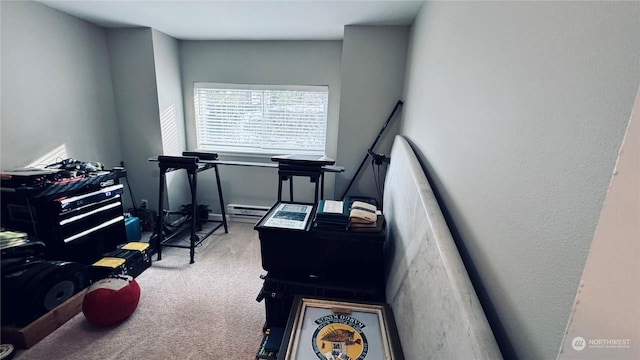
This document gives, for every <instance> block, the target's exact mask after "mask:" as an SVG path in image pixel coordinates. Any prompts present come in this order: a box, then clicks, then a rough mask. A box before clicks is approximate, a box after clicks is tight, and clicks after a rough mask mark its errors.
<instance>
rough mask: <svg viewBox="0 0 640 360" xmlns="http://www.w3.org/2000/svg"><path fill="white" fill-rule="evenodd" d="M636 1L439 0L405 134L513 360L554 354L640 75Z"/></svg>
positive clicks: (429, 7) (417, 52) (428, 24)
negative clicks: (472, 0)
mask: <svg viewBox="0 0 640 360" xmlns="http://www.w3.org/2000/svg"><path fill="white" fill-rule="evenodd" d="M639 18H640V3H638V2H561V3H558V2H530V3H528V2H513V3H511V2H428V3H426V4H425V5H424V6H423V8H422V10H421V11H420V14H419V16H418V18H417V20H416V22H415V23H414V27H413V31H412V39H411V45H410V52H409V62H408V69H407V74H406V96H405V100H406V104H405V107H404V119H403V126H402V129H401V133H402V134H403V135H405V136H407V137H408V138H409V139H410V141H411V142H412V143H413V145H414V146H415V148H416V150H417V152H418V153H419V154H420V157H421V160H422V162H423V165H424V166H425V167H426V168H427V169H428V171H429V173H430V176H431V178H432V181H433V183H434V185H435V188H436V190H437V192H438V193H439V196H440V200H441V201H442V204H443V205H444V206H445V211H446V213H447V215H448V218H449V222H450V225H451V227H452V231H453V232H454V236H455V237H456V239H457V241H458V244H459V247H460V249H461V252H462V255H463V257H464V258H465V261H466V266H467V269H468V270H469V272H470V273H471V276H472V280H473V281H474V285H475V286H476V289H477V292H478V294H479V296H480V298H481V301H482V302H483V306H484V308H485V311H486V312H487V315H488V317H489V321H490V322H491V325H492V327H493V329H494V332H495V333H496V336H497V337H498V340H499V342H500V345H501V348H502V351H503V352H504V355H505V356H506V357H508V358H521V359H550V358H555V357H556V354H557V353H558V349H559V347H560V343H561V341H562V336H563V331H564V329H565V327H566V324H567V320H568V319H569V314H570V312H571V305H572V301H573V299H574V296H575V294H576V290H577V287H578V283H579V281H580V276H581V273H582V269H583V266H584V263H585V259H586V256H587V252H588V250H589V246H590V243H591V240H592V237H593V235H594V230H595V227H596V223H597V221H598V215H599V212H600V209H601V206H602V202H603V199H604V196H605V193H606V190H607V185H608V182H609V178H610V176H611V173H612V170H613V167H614V163H615V160H616V156H617V151H618V149H619V146H620V143H621V140H622V136H623V134H624V131H625V127H626V125H627V122H628V120H629V114H630V112H631V107H632V104H633V98H634V95H635V92H636V90H637V89H638V84H639V80H640V72H639V71H638V69H640V41H639V40H640V22H639V21H638V19H639Z"/></svg>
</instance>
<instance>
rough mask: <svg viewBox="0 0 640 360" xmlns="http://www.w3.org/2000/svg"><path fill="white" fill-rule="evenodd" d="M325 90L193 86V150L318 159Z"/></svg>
mask: <svg viewBox="0 0 640 360" xmlns="http://www.w3.org/2000/svg"><path fill="white" fill-rule="evenodd" d="M328 90H329V89H328V86H268V85H235V84H213V83H195V85H194V104H195V120H196V136H197V141H198V149H203V150H212V151H218V152H232V153H253V154H313V155H316V154H317V155H324V154H325V144H326V132H327V131H326V130H327V104H328V98H329V93H328Z"/></svg>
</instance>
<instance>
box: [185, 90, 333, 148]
mask: <svg viewBox="0 0 640 360" xmlns="http://www.w3.org/2000/svg"><path fill="white" fill-rule="evenodd" d="M201 89H212V90H243V91H248V92H249V91H266V92H268V91H274V92H278V91H301V92H317V93H324V99H323V103H324V109H323V112H324V113H323V115H324V121H323V124H321V126H322V127H323V129H322V140H321V141H322V149H321V150H320V149H312V150H305V149H301V148H298V149H292V148H289V149H274V148H269V147H264V143H263V142H260V144H259V146H256V147H254V148H250V149H248V150H243V149H242V147H237V148H234V147H233V146H225V145H216V144H207V143H205V142H202V141H201V139H200V135H199V133H200V131H201V130H200V123H199V122H200V121H202V119H200V118H199V116H200V113H199V101H198V99H199V96H200V94H199V90H201ZM193 99H194V103H193V109H194V128H195V135H196V136H195V141H196V148H197V149H200V150H208V151H215V152H218V153H224V154H229V155H234V156H253V157H270V156H273V155H281V154H294V153H295V154H303V155H325V154H326V152H327V148H328V146H329V134H328V131H329V102H330V96H329V86H328V85H273V84H238V83H218V82H194V83H193ZM262 101H263V102H264V98H263V100H262ZM263 111H264V109H263ZM262 128H264V127H262Z"/></svg>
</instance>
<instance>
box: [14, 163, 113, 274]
mask: <svg viewBox="0 0 640 360" xmlns="http://www.w3.org/2000/svg"><path fill="white" fill-rule="evenodd" d="M122 173H124V172H113V173H109V174H106V175H101V176H96V177H91V178H87V179H82V180H75V181H70V182H68V183H63V184H58V185H52V186H49V187H43V188H29V189H22V188H16V189H12V188H5V187H3V188H2V225H3V227H5V228H7V229H11V230H15V231H24V232H26V233H28V234H29V235H31V236H32V237H34V238H35V239H38V240H40V241H42V242H43V243H44V244H45V245H46V246H45V248H46V254H45V255H46V257H47V258H49V259H54V260H66V261H74V262H80V263H83V264H91V263H93V262H94V261H95V260H97V259H99V258H100V256H101V255H102V254H103V253H105V252H107V251H111V250H114V249H115V248H116V246H117V245H118V244H121V243H123V242H126V228H125V223H124V210H123V206H122V192H123V186H122V185H121V184H118V183H117V179H118V177H121V176H124V175H123V174H122Z"/></svg>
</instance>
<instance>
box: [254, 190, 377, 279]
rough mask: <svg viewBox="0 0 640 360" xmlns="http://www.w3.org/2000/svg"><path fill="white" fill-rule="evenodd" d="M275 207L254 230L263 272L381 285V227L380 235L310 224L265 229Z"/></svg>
mask: <svg viewBox="0 0 640 360" xmlns="http://www.w3.org/2000/svg"><path fill="white" fill-rule="evenodd" d="M278 204H281V203H278ZM278 204H276V205H275V206H274V207H273V208H272V209H271V210H270V211H269V212H268V213H267V215H265V216H264V217H263V219H262V220H260V222H258V224H257V225H256V226H255V229H256V230H257V231H258V234H259V238H260V251H261V256H262V268H263V269H264V270H266V271H269V272H271V273H279V274H289V273H298V274H302V275H315V276H318V277H324V278H331V279H340V278H343V277H345V276H349V277H365V278H367V279H370V280H371V281H378V282H383V281H384V253H385V243H386V242H385V239H386V231H385V229H384V226H383V227H382V228H381V231H379V232H353V231H347V230H346V229H345V230H328V229H322V230H320V229H315V228H314V227H313V226H312V225H311V224H310V226H307V227H305V228H304V229H288V228H276V227H269V226H266V224H268V223H267V221H266V220H267V219H269V218H270V217H271V216H272V214H273V212H274V209H275V207H276V206H277V205H278ZM311 223H312V222H311ZM383 223H384V220H383ZM346 274H348V275H346Z"/></svg>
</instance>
